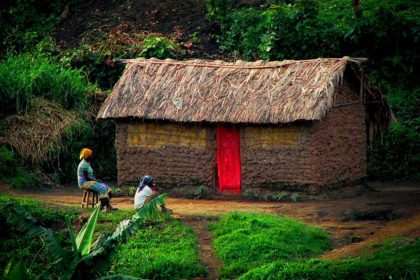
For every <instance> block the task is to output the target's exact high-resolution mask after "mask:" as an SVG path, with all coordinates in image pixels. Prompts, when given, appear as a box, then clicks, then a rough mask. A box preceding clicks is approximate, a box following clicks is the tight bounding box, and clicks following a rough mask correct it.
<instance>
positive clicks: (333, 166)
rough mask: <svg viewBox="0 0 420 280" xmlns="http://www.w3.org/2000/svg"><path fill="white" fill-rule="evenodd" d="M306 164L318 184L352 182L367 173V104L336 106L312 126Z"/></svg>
mask: <svg viewBox="0 0 420 280" xmlns="http://www.w3.org/2000/svg"><path fill="white" fill-rule="evenodd" d="M309 135H310V137H309V139H308V140H309V142H308V145H309V147H310V155H309V157H308V161H307V165H308V166H310V170H311V173H312V177H313V179H314V181H315V182H317V184H318V185H334V184H336V183H341V184H343V183H350V182H354V181H357V180H359V179H362V178H365V177H366V175H367V174H366V125H365V108H364V106H363V105H362V103H354V104H350V105H346V106H340V107H335V108H333V109H332V110H331V111H330V112H329V113H328V114H327V116H326V117H325V118H324V119H322V120H321V121H317V122H314V123H313V125H312V126H311V128H310V129H309Z"/></svg>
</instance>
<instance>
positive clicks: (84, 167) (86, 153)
mask: <svg viewBox="0 0 420 280" xmlns="http://www.w3.org/2000/svg"><path fill="white" fill-rule="evenodd" d="M91 159H92V150H91V149H88V148H83V149H82V150H81V151H80V160H81V161H80V163H79V166H78V167H77V182H78V184H79V188H81V189H85V190H92V191H95V192H97V193H98V194H99V199H100V201H101V210H102V209H104V208H105V207H106V208H107V210H116V209H117V208H114V207H112V206H111V203H110V201H109V200H110V199H111V197H112V193H111V188H110V187H108V186H107V185H105V184H104V183H102V182H99V181H98V180H97V179H96V178H95V177H94V176H93V169H92V167H91V166H90V160H91Z"/></svg>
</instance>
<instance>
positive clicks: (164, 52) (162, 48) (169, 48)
mask: <svg viewBox="0 0 420 280" xmlns="http://www.w3.org/2000/svg"><path fill="white" fill-rule="evenodd" d="M141 48H142V51H141V53H140V56H144V57H148V58H150V57H156V58H160V59H163V58H175V57H176V53H177V52H178V51H179V46H178V45H177V44H176V43H174V42H173V41H171V40H170V39H169V38H166V37H164V36H156V35H151V36H148V37H146V38H145V39H144V41H143V45H142V46H141Z"/></svg>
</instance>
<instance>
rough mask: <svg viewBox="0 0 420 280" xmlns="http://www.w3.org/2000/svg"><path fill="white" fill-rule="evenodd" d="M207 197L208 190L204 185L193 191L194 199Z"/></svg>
mask: <svg viewBox="0 0 420 280" xmlns="http://www.w3.org/2000/svg"><path fill="white" fill-rule="evenodd" d="M208 195H209V190H208V188H207V187H206V186H204V185H201V186H198V187H197V188H196V189H195V191H194V198H195V199H202V198H206V197H207V196H208Z"/></svg>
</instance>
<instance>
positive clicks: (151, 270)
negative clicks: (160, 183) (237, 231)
mask: <svg viewBox="0 0 420 280" xmlns="http://www.w3.org/2000/svg"><path fill="white" fill-rule="evenodd" d="M116 259H117V261H116V262H115V264H114V267H113V270H114V272H115V273H118V274H127V275H132V276H136V277H139V278H147V279H191V278H195V277H200V276H201V277H202V276H205V275H206V271H205V270H204V268H203V267H202V266H201V264H200V261H199V258H198V251H197V239H196V236H195V234H194V232H193V230H192V229H190V228H187V227H185V226H183V225H182V224H181V223H180V222H178V221H176V220H167V221H165V223H159V224H155V225H153V226H149V227H148V228H142V229H139V232H138V233H137V234H136V235H135V236H134V237H133V238H132V239H131V240H129V241H128V242H127V244H125V245H123V246H122V247H121V248H120V250H119V251H118V256H117V258H116Z"/></svg>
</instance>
